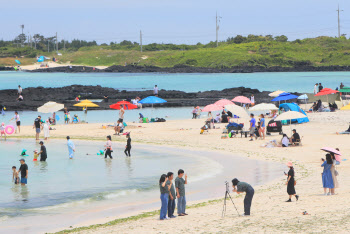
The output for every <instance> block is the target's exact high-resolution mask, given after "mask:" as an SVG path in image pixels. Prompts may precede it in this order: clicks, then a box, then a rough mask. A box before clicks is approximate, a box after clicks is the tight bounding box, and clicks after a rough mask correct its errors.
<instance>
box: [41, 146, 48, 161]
mask: <svg viewBox="0 0 350 234" xmlns="http://www.w3.org/2000/svg"><path fill="white" fill-rule="evenodd" d="M40 151H42V153H41V155H40V157H42V158H47V153H46V147H45V146H44V145H42V146H41V148H40Z"/></svg>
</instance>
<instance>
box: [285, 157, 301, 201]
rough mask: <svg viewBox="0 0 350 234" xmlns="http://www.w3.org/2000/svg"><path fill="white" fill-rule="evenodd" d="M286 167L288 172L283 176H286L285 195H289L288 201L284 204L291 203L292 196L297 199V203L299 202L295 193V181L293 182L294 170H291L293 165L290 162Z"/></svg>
mask: <svg viewBox="0 0 350 234" xmlns="http://www.w3.org/2000/svg"><path fill="white" fill-rule="evenodd" d="M287 166H288V167H289V171H288V174H285V175H286V176H288V178H287V182H286V185H287V193H288V195H289V199H288V200H287V201H286V202H292V196H295V198H296V199H297V201H298V200H299V196H298V195H296V192H295V187H294V186H295V180H294V168H293V163H292V162H288V163H287Z"/></svg>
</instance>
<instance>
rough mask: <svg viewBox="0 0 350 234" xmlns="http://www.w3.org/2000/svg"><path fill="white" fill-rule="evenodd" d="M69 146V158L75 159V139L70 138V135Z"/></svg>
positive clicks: (68, 138)
mask: <svg viewBox="0 0 350 234" xmlns="http://www.w3.org/2000/svg"><path fill="white" fill-rule="evenodd" d="M67 146H68V154H69V159H73V157H74V152H75V145H74V143H73V141H72V140H71V139H70V136H67Z"/></svg>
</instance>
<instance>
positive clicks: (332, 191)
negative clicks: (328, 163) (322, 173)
mask: <svg viewBox="0 0 350 234" xmlns="http://www.w3.org/2000/svg"><path fill="white" fill-rule="evenodd" d="M337 150H338V149H337ZM338 151H339V150H338ZM331 156H332V160H333V165H332V167H331V173H332V179H333V184H334V188H333V189H331V194H332V195H335V189H336V188H339V183H338V179H337V176H338V174H337V173H336V172H335V171H336V170H335V165H337V160H336V157H335V155H334V153H331Z"/></svg>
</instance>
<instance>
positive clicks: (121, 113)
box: [119, 109, 124, 119]
mask: <svg viewBox="0 0 350 234" xmlns="http://www.w3.org/2000/svg"><path fill="white" fill-rule="evenodd" d="M122 110H123V109H120V111H119V119H124V111H122Z"/></svg>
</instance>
